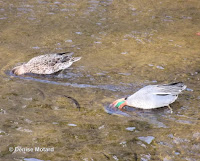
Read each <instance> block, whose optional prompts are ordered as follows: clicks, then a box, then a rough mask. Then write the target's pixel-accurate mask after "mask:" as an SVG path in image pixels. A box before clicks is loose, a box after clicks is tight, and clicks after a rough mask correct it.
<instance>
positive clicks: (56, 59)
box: [27, 53, 73, 66]
mask: <svg viewBox="0 0 200 161" xmlns="http://www.w3.org/2000/svg"><path fill="white" fill-rule="evenodd" d="M72 54H73V53H70V54H67V53H56V54H46V55H40V56H37V57H34V58H32V59H31V60H29V62H28V63H27V65H31V66H35V65H37V66H54V65H55V64H57V63H63V62H67V61H70V59H71V58H72V57H71V55H72Z"/></svg>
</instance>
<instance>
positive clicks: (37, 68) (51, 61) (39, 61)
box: [12, 53, 81, 75]
mask: <svg viewBox="0 0 200 161" xmlns="http://www.w3.org/2000/svg"><path fill="white" fill-rule="evenodd" d="M72 54H73V53H57V54H46V55H40V56H36V57H34V58H32V59H31V60H29V61H28V62H27V63H24V64H22V65H20V66H17V67H15V68H13V69H12V72H13V73H14V74H15V75H22V74H26V73H33V74H53V73H56V72H58V71H61V70H64V69H66V68H68V67H70V66H71V65H72V64H73V62H76V61H78V60H80V59H81V57H72Z"/></svg>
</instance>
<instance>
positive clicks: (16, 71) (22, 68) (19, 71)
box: [12, 65, 26, 75]
mask: <svg viewBox="0 0 200 161" xmlns="http://www.w3.org/2000/svg"><path fill="white" fill-rule="evenodd" d="M12 72H13V73H14V74H15V75H22V74H25V73H26V69H25V65H20V66H17V67H15V68H13V69H12Z"/></svg>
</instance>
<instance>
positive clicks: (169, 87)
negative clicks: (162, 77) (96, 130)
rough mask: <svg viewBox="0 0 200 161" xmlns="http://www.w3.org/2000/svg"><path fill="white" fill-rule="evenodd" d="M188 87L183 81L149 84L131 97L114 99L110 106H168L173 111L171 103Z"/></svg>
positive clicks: (145, 107) (143, 107)
mask: <svg viewBox="0 0 200 161" xmlns="http://www.w3.org/2000/svg"><path fill="white" fill-rule="evenodd" d="M186 87H187V86H186V85H184V84H183V83H182V82H177V83H171V84H163V85H148V86H145V87H143V88H142V89H140V90H139V91H137V92H136V93H134V94H133V95H131V96H129V97H126V98H121V99H118V100H116V101H114V102H113V103H112V104H110V105H109V107H111V108H114V107H116V108H119V109H120V110H122V108H123V107H124V106H126V105H127V106H132V107H135V108H141V109H154V108H159V107H164V106H168V108H169V109H170V111H171V113H172V112H173V111H172V109H171V107H170V106H169V105H170V104H171V103H173V102H174V101H175V100H176V99H177V98H178V95H179V94H180V93H181V92H182V91H183V90H184V89H185V88H186Z"/></svg>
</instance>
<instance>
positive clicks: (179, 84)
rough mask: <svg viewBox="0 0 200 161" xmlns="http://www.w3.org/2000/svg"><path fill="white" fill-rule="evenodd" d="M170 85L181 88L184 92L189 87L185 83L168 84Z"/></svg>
mask: <svg viewBox="0 0 200 161" xmlns="http://www.w3.org/2000/svg"><path fill="white" fill-rule="evenodd" d="M168 85H169V86H175V87H179V88H181V90H182V91H183V90H184V89H186V88H187V86H186V85H185V84H184V83H183V82H175V83H171V84H168Z"/></svg>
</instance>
